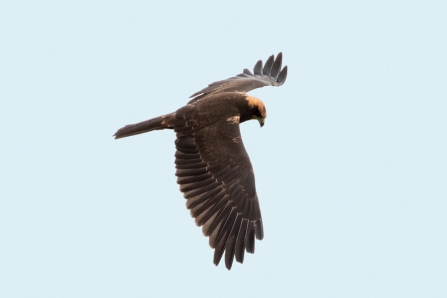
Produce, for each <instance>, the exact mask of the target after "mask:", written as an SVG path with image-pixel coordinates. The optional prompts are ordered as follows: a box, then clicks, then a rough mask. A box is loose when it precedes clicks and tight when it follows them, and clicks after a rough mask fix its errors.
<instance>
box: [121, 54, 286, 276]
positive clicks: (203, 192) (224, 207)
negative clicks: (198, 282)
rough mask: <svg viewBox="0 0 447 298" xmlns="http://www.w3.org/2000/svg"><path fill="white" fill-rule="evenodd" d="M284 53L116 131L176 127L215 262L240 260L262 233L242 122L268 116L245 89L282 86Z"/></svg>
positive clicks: (189, 194) (181, 163)
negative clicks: (181, 104)
mask: <svg viewBox="0 0 447 298" xmlns="http://www.w3.org/2000/svg"><path fill="white" fill-rule="evenodd" d="M281 63H282V53H279V54H278V55H277V57H276V59H274V56H273V55H272V56H270V57H269V58H268V60H267V61H266V63H265V66H264V67H262V61H261V60H259V61H258V62H257V63H256V65H255V67H254V70H253V72H254V73H253V74H252V73H251V72H250V71H249V70H247V69H244V71H243V73H241V74H239V75H237V76H235V77H232V78H229V79H226V80H223V81H218V82H214V83H212V84H210V85H208V87H206V88H204V89H202V90H200V91H199V92H196V93H194V94H193V95H192V96H191V97H192V98H193V99H192V100H191V101H189V102H188V104H187V105H186V106H184V107H182V108H180V109H178V110H177V111H176V112H174V113H171V114H167V115H164V116H160V117H157V118H154V119H150V120H147V121H143V122H140V123H137V124H131V125H127V126H125V127H123V128H121V129H119V130H118V131H117V132H116V133H115V138H116V139H120V138H124V137H128V136H132V135H136V134H140V133H144V132H148V131H152V130H157V129H173V130H174V131H175V132H176V135H177V139H176V141H175V147H176V149H177V151H176V153H175V165H176V169H177V170H176V176H177V177H178V178H177V183H178V184H179V185H180V190H181V191H182V192H183V195H184V197H185V198H186V199H187V201H186V207H187V208H188V209H189V210H190V211H191V216H192V217H194V218H195V222H196V224H197V225H198V226H202V231H203V234H204V235H205V236H208V237H209V243H210V246H211V247H212V248H214V249H215V250H214V264H215V265H218V264H219V262H220V260H221V258H222V256H223V253H224V252H225V266H226V267H227V268H228V269H231V266H232V264H233V259H234V258H236V261H238V262H240V263H242V262H243V261H244V250H245V251H247V252H249V253H254V251H255V237H256V239H259V240H262V238H263V237H264V232H263V227H262V218H261V211H260V209H259V202H258V196H257V194H256V188H255V177H254V173H253V168H252V165H251V162H250V158H249V157H248V154H247V152H246V151H245V147H244V144H243V142H242V138H241V134H240V131H239V124H240V123H242V122H244V121H247V120H250V119H257V120H258V121H259V123H260V125H261V126H263V125H264V119H265V118H266V117H267V113H266V109H265V106H264V104H263V103H262V101H260V100H259V99H257V98H255V97H252V96H249V95H247V94H246V92H248V91H250V90H253V89H255V88H260V87H264V86H281V85H282V84H283V83H284V81H285V80H286V77H287V66H286V67H284V68H283V69H282V70H281Z"/></svg>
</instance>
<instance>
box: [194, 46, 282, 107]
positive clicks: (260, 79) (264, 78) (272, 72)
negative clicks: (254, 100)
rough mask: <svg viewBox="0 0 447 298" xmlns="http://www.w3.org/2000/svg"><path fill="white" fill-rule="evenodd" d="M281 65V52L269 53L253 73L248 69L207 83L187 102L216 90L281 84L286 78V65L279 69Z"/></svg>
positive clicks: (231, 90) (222, 90)
mask: <svg viewBox="0 0 447 298" xmlns="http://www.w3.org/2000/svg"><path fill="white" fill-rule="evenodd" d="M281 66H282V52H280V53H279V54H278V55H277V56H276V59H275V56H274V55H271V56H270V57H269V58H268V59H267V61H266V62H265V65H264V67H263V65H262V60H259V61H258V62H257V63H256V64H255V66H254V68H253V73H251V72H250V71H249V70H248V69H244V71H243V72H242V73H240V74H238V75H237V76H235V77H231V78H228V79H226V80H222V81H217V82H214V83H211V84H209V85H208V87H206V88H203V89H202V90H200V91H198V92H196V93H194V94H193V95H191V96H190V98H193V99H192V100H191V101H190V102H189V103H192V102H194V101H195V100H197V99H198V97H201V96H203V95H206V94H208V93H211V92H214V91H218V92H234V91H239V92H248V91H250V90H253V89H256V88H260V87H264V86H277V87H279V86H281V85H282V84H284V82H285V81H286V78H287V66H284V68H282V69H281Z"/></svg>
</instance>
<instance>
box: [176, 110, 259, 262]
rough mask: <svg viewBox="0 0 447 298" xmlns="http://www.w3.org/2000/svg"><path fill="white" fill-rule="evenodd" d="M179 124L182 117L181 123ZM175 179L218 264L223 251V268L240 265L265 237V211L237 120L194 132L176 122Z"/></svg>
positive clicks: (224, 120) (226, 121)
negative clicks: (263, 218) (259, 197)
mask: <svg viewBox="0 0 447 298" xmlns="http://www.w3.org/2000/svg"><path fill="white" fill-rule="evenodd" d="M179 122H181V121H179ZM174 129H175V131H176V132H177V140H176V141H175V145H176V148H177V152H176V154H175V157H176V159H175V164H176V169H177V171H176V175H177V176H178V179H177V183H178V184H180V190H181V191H182V192H183V194H184V196H185V198H186V199H187V203H186V206H187V208H188V209H190V210H191V215H192V216H193V217H194V218H195V220H196V224H197V225H198V226H203V234H204V235H205V236H209V237H210V246H211V247H212V248H214V249H215V251H214V264H216V265H217V264H219V262H220V259H221V258H222V256H223V253H224V251H225V266H226V267H227V268H228V269H230V268H231V266H232V263H233V258H234V257H236V261H238V262H240V263H242V262H243V259H244V250H246V251H247V252H249V253H254V246H255V243H254V242H255V236H256V238H257V239H262V238H263V235H264V232H263V227H262V219H261V211H260V209H259V202H258V196H257V194H256V189H255V177H254V173H253V168H252V166H251V162H250V158H249V157H248V154H247V152H246V151H245V148H244V145H243V143H242V139H241V135H240V131H239V122H238V118H237V117H236V118H229V119H222V120H221V121H218V122H216V123H214V124H212V125H208V126H205V127H202V128H200V130H195V129H194V127H191V126H189V125H188V124H187V123H185V125H184V126H175V127H174Z"/></svg>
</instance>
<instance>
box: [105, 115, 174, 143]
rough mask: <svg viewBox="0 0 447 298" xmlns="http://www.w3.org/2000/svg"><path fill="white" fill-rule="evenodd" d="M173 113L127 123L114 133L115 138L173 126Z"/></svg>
mask: <svg viewBox="0 0 447 298" xmlns="http://www.w3.org/2000/svg"><path fill="white" fill-rule="evenodd" d="M172 116H173V114H168V115H164V116H160V117H157V118H153V119H149V120H146V121H142V122H139V123H135V124H129V125H126V126H124V127H122V128H120V129H118V131H117V132H116V133H115V134H114V137H115V139H121V138H125V137H130V136H133V135H138V134H140V133H145V132H149V131H152V130H158V129H165V128H171V129H172V128H173V127H172V125H171V124H170V121H169V120H171V118H172Z"/></svg>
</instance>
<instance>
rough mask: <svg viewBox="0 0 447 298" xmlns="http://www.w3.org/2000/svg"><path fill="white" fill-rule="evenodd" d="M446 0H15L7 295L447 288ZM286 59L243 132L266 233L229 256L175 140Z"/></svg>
mask: <svg viewBox="0 0 447 298" xmlns="http://www.w3.org/2000/svg"><path fill="white" fill-rule="evenodd" d="M446 29H447V4H446V2H445V1H377V0H376V1H306V2H302V1H276V2H269V1H222V2H217V1H214V2H211V1H157V2H155V1H102V2H101V1H40V2H37V1H3V2H2V4H1V9H0V43H1V46H0V80H1V83H0V99H1V108H0V127H1V134H2V140H1V155H0V177H1V180H0V297H46V298H50V297H196V298H200V297H230V296H231V297H249V296H253V297H343V298H347V297H447V282H446V281H447V232H446V230H447V229H446V227H447V183H446V182H447V134H446V128H447V84H446V82H447V54H446V53H447V31H446ZM280 51H282V52H283V53H284V64H286V65H288V66H289V76H288V79H287V81H286V83H285V84H284V85H283V86H282V87H280V88H272V87H270V88H262V89H258V90H255V91H254V92H251V94H252V95H254V96H257V97H259V98H260V99H262V100H263V101H264V103H265V104H266V107H267V111H268V118H267V121H266V125H265V126H264V127H263V128H262V129H260V128H259V124H258V123H257V122H255V121H251V122H248V123H245V124H243V125H242V133H243V139H244V143H245V145H246V148H247V151H248V153H249V155H250V157H251V161H252V163H253V166H254V169H255V173H256V182H257V190H258V196H259V199H260V203H261V210H262V214H263V221H264V228H265V238H264V240H262V241H257V242H256V253H255V254H254V255H246V258H245V262H244V264H243V265H240V264H239V263H235V264H234V265H233V269H232V270H231V271H228V270H227V269H225V266H224V264H221V265H220V266H219V267H217V268H216V267H215V266H214V265H213V263H212V257H213V251H212V250H211V249H210V248H209V246H208V239H207V238H205V237H203V236H202V233H201V230H200V229H199V228H197V227H196V226H195V225H194V222H193V219H192V218H191V217H190V215H189V212H188V211H187V210H186V208H185V200H184V199H183V196H182V194H181V193H180V192H179V190H178V186H177V184H176V183H175V181H176V177H175V176H174V172H175V168H174V152H175V149H174V139H175V136H174V133H173V132H172V131H160V132H158V131H157V132H152V133H149V134H144V135H140V136H136V137H132V138H127V139H122V140H119V141H115V140H114V139H113V137H112V135H113V133H114V132H115V131H116V129H118V128H120V127H121V126H123V125H126V124H129V123H134V122H138V121H142V120H146V119H149V118H152V117H155V116H159V115H161V114H165V113H168V112H172V111H175V110H176V109H178V108H179V107H181V106H183V105H184V104H185V103H186V102H187V101H188V97H189V96H190V95H191V94H193V93H194V92H196V91H198V90H200V89H201V88H203V87H205V86H206V85H207V84H208V83H211V82H213V81H216V80H220V79H225V78H227V77H230V76H233V75H235V74H237V73H239V72H241V71H242V69H243V68H250V69H251V68H252V67H253V65H254V64H255V62H256V61H257V60H258V59H263V60H265V59H266V58H267V57H268V56H269V55H271V54H277V53H278V52H280Z"/></svg>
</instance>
